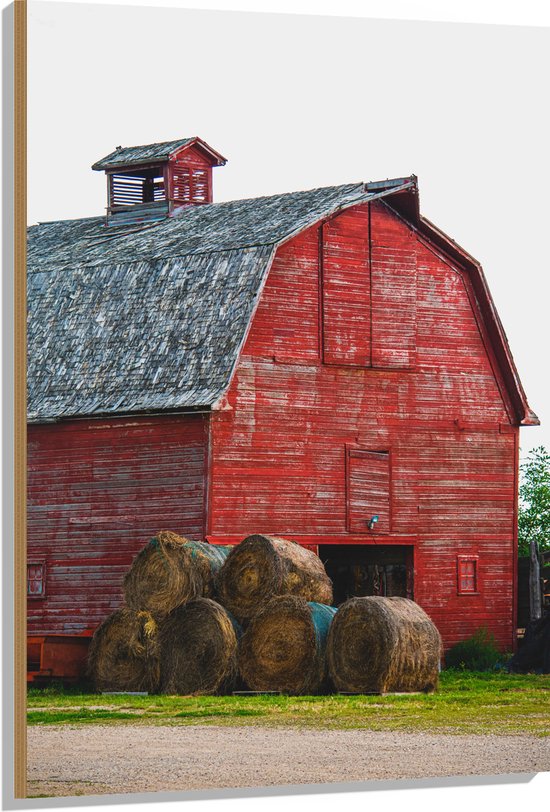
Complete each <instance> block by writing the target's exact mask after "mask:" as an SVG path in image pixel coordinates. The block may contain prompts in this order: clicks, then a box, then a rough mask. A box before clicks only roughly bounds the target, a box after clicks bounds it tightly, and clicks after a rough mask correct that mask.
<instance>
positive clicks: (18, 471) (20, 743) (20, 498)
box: [13, 0, 27, 798]
mask: <svg viewBox="0 0 550 812" xmlns="http://www.w3.org/2000/svg"><path fill="white" fill-rule="evenodd" d="M13 20H14V29H13V46H14V66H13V68H14V381H13V386H14V389H13V391H14V546H15V549H14V577H15V584H14V669H15V673H14V697H13V699H14V702H13V713H14V753H13V756H14V776H13V778H14V796H15V797H16V798H26V797H27V728H26V708H27V697H26V692H27V682H26V671H27V651H26V632H27V628H26V595H25V593H26V588H25V585H26V555H27V549H26V547H27V545H26V479H27V470H26V396H27V382H26V366H27V358H26V260H27V256H26V237H27V229H26V226H27V223H26V221H27V2H26V0H15V2H14V6H13Z"/></svg>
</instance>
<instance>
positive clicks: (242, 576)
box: [218, 535, 332, 622]
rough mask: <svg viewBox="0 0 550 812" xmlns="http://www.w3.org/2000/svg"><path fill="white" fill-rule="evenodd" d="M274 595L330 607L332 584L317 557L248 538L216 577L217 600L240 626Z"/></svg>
mask: <svg viewBox="0 0 550 812" xmlns="http://www.w3.org/2000/svg"><path fill="white" fill-rule="evenodd" d="M276 595H296V596H299V597H301V598H305V599H306V601H315V602H317V603H323V604H326V605H329V604H331V603H332V582H331V580H330V578H329V577H328V575H327V574H326V572H325V568H324V566H323V562H322V561H321V559H320V558H319V556H317V555H315V553H313V552H311V550H306V548H305V547H301V546H300V545H299V544H296V543H295V542H293V541H286V540H285V539H280V538H274V537H273V536H262V535H253V536H248V538H246V539H245V540H244V541H242V542H241V543H240V544H239V545H238V546H236V547H234V548H233V550H232V551H231V552H230V553H229V555H228V556H227V559H226V561H225V563H224V565H223V567H222V568H221V570H220V571H219V573H218V600H219V601H220V603H222V604H223V605H224V606H226V607H227V608H228V609H229V611H230V612H231V613H232V614H233V615H234V616H235V617H236V618H237V619H238V620H239V621H241V622H244V621H246V620H248V619H250V618H251V617H253V616H254V615H255V614H257V612H258V611H259V608H260V606H261V604H262V603H265V602H266V601H267V600H269V599H270V598H272V597H275V596H276Z"/></svg>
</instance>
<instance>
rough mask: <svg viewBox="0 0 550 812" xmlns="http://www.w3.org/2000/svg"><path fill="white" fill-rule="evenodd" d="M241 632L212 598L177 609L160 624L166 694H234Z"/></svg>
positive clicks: (162, 678)
mask: <svg viewBox="0 0 550 812" xmlns="http://www.w3.org/2000/svg"><path fill="white" fill-rule="evenodd" d="M240 634H241V630H240V628H239V626H238V624H237V623H236V621H235V620H233V619H232V618H231V617H230V615H229V613H228V612H226V610H225V609H224V608H223V606H220V605H219V603H216V602H215V601H213V600H210V599H209V598H198V599H197V600H195V601H191V602H190V603H188V604H186V605H185V606H180V607H179V608H178V609H175V610H174V611H173V612H172V613H171V614H170V615H168V616H167V617H165V618H164V619H163V620H162V621H161V624H160V641H161V652H162V655H161V661H162V676H161V690H162V692H163V693H166V694H181V695H188V694H215V693H225V692H228V691H231V690H232V689H233V688H234V686H235V681H236V677H237V645H238V638H239V636H240Z"/></svg>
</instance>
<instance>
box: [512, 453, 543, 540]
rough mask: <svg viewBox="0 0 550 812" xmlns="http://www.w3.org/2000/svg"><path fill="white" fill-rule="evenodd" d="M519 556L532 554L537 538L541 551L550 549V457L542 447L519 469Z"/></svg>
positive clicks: (531, 454) (528, 456) (530, 455)
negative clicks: (530, 543) (533, 544)
mask: <svg viewBox="0 0 550 812" xmlns="http://www.w3.org/2000/svg"><path fill="white" fill-rule="evenodd" d="M519 471H520V485H519V511H518V541H519V545H518V546H519V550H518V552H519V555H529V542H530V540H531V539H534V540H535V541H536V542H537V544H538V546H539V551H542V550H550V454H549V453H548V451H547V450H546V449H545V448H544V446H542V445H541V446H539V447H538V448H534V449H532V450H531V451H530V452H529V454H528V455H527V459H526V461H525V462H524V463H522V464H521V465H520V467H519Z"/></svg>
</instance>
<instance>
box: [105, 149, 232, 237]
mask: <svg viewBox="0 0 550 812" xmlns="http://www.w3.org/2000/svg"><path fill="white" fill-rule="evenodd" d="M226 162H227V161H226V158H224V157H223V155H220V154H219V152H216V151H215V150H214V149H212V147H210V146H208V144H207V143H206V142H205V141H203V140H202V139H200V138H197V137H196V136H195V137H193V138H180V139H179V140H177V141H164V142H162V143H158V144H145V145H144V146H139V147H117V148H116V149H115V150H114V152H111V153H110V154H109V155H106V156H105V158H102V159H101V160H100V161H97V162H96V163H95V164H93V166H92V169H95V170H97V171H104V172H105V174H106V175H107V223H108V224H112V225H117V224H122V223H136V222H145V221H148V220H161V219H163V218H164V217H173V216H177V215H178V214H181V213H182V212H183V210H184V208H185V207H187V206H202V205H204V204H205V203H212V168H213V167H214V166H223V165H224V164H225V163H226Z"/></svg>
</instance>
